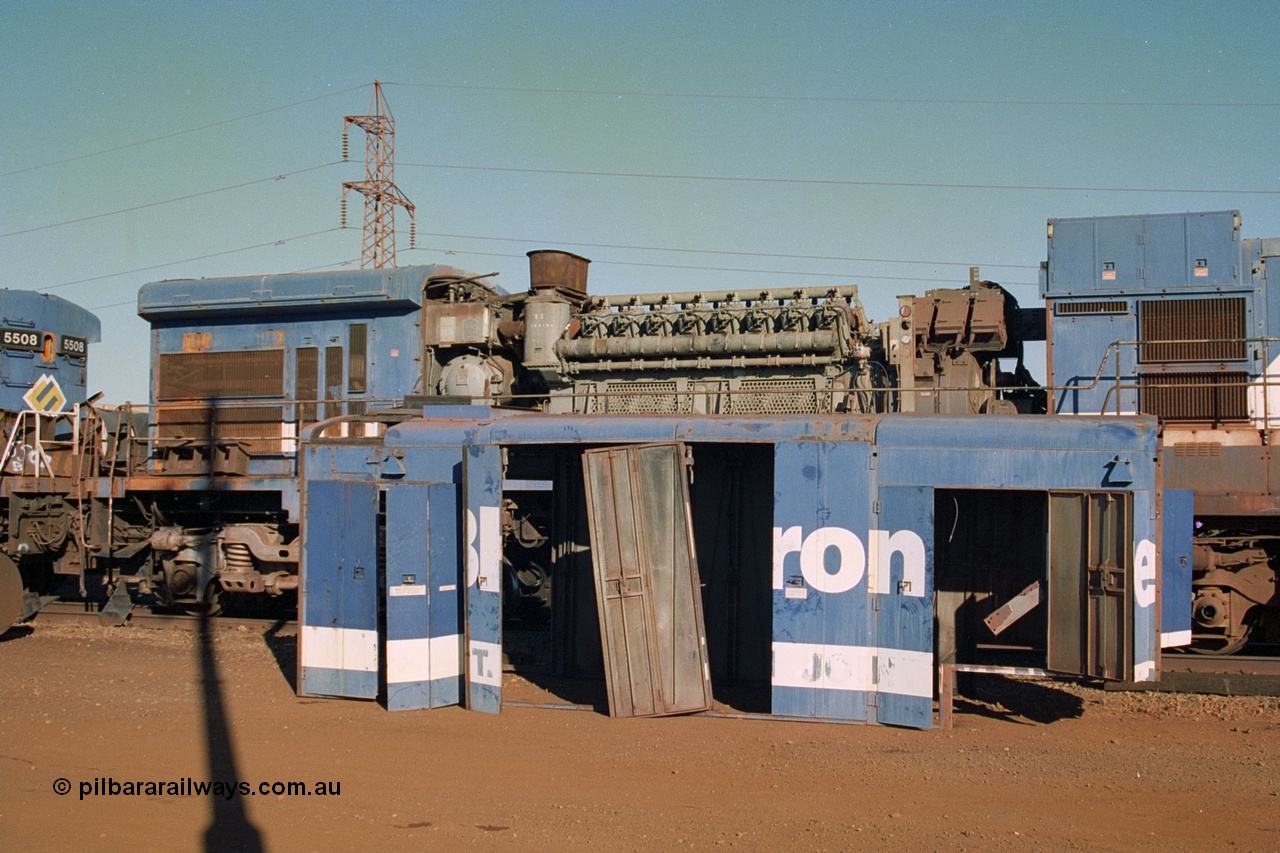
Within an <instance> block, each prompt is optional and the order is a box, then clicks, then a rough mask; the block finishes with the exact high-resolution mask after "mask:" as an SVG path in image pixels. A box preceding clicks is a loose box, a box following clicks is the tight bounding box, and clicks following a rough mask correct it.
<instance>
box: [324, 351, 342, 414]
mask: <svg viewBox="0 0 1280 853" xmlns="http://www.w3.org/2000/svg"><path fill="white" fill-rule="evenodd" d="M324 398H325V400H341V399H342V347H325V348H324ZM341 414H342V403H335V402H327V403H325V404H324V416H325V417H326V418H336V417H338V416H339V415H341Z"/></svg>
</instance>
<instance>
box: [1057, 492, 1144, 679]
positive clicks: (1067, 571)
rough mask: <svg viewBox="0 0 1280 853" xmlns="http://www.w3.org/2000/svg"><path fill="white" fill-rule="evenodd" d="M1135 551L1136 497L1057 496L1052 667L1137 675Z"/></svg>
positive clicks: (1108, 676) (1083, 672)
mask: <svg viewBox="0 0 1280 853" xmlns="http://www.w3.org/2000/svg"><path fill="white" fill-rule="evenodd" d="M1133 548H1134V541H1133V521H1132V508H1131V501H1130V499H1129V495H1127V494H1124V493H1113V492H1087V493H1074V494H1065V493H1050V495H1049V591H1048V599H1049V640H1048V650H1047V658H1048V666H1047V669H1049V670H1051V671H1054V672H1061V673H1068V674H1072V675H1088V676H1093V677H1095V678H1105V679H1113V680H1124V679H1127V678H1129V677H1130V673H1131V671H1132V657H1133V654H1132V634H1133V580H1132V575H1133V571H1132V554H1133Z"/></svg>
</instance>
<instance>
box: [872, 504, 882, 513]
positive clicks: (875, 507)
mask: <svg viewBox="0 0 1280 853" xmlns="http://www.w3.org/2000/svg"><path fill="white" fill-rule="evenodd" d="M871 514H872V515H879V514H880V501H872V502H871Z"/></svg>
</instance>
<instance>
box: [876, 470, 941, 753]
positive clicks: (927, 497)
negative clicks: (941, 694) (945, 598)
mask: <svg viewBox="0 0 1280 853" xmlns="http://www.w3.org/2000/svg"><path fill="white" fill-rule="evenodd" d="M879 498H880V499H879V507H878V509H879V512H878V514H877V516H876V522H877V523H876V525H875V527H876V529H878V530H881V531H885V532H887V533H896V534H897V535H898V536H900V537H905V534H903V533H900V532H899V531H907V532H909V533H914V534H916V536H917V537H918V540H916V539H911V538H909V537H905V541H904V543H903V545H905V546H906V547H905V548H904V549H903V550H894V549H891V550H889V553H880V549H881V548H885V547H887V543H885V542H884V541H883V540H884V537H883V536H881V537H878V538H879V540H880V542H879V543H878V547H877V553H876V554H875V555H871V554H868V560H867V563H868V571H871V567H872V566H874V565H877V564H880V563H884V564H887V565H888V572H887V573H884V575H883V576H882V579H883V581H887V583H879V584H878V587H883V588H878V592H877V595H876V598H877V602H876V603H877V605H878V609H877V611H876V643H875V645H876V648H878V649H880V652H879V657H878V660H877V663H878V665H877V668H876V694H877V706H878V707H877V710H876V721H877V722H880V723H886V724H891V725H898V726H914V727H916V728H929V726H931V725H932V723H933V671H932V664H933V565H934V562H933V536H934V531H933V489H931V488H929V487H926V486H885V485H881V486H880V489H879ZM916 545H918V546H919V547H922V548H923V556H924V566H921V567H917V566H915V565H913V561H914V559H915V557H916V556H917V555H916V554H915V553H913V552H912V551H911V550H910V548H911V546H916ZM921 569H923V571H921ZM899 652H901V653H899Z"/></svg>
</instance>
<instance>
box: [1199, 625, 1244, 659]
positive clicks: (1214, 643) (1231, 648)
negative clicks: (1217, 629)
mask: <svg viewBox="0 0 1280 853" xmlns="http://www.w3.org/2000/svg"><path fill="white" fill-rule="evenodd" d="M1241 628H1242V629H1243V631H1242V633H1240V634H1238V635H1236V636H1234V637H1229V636H1227V635H1226V634H1222V635H1221V636H1213V637H1205V636H1200V637H1197V638H1196V639H1195V640H1192V641H1191V651H1193V652H1195V653H1196V654H1199V655H1233V654H1235V653H1236V652H1238V651H1240V650H1241V649H1243V648H1244V647H1245V644H1246V643H1248V642H1249V633H1250V630H1251V627H1250V626H1249V625H1242V626H1241Z"/></svg>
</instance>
